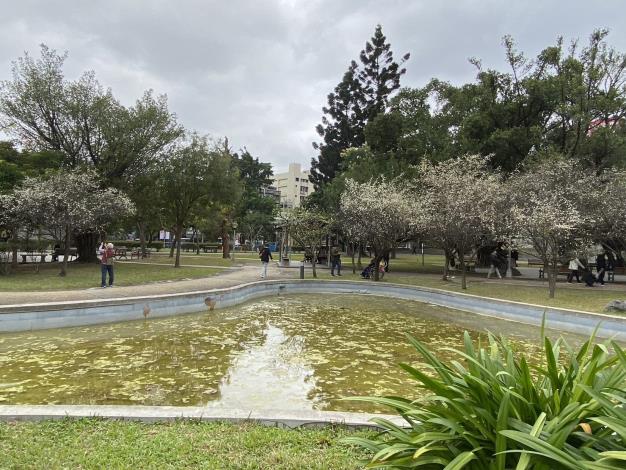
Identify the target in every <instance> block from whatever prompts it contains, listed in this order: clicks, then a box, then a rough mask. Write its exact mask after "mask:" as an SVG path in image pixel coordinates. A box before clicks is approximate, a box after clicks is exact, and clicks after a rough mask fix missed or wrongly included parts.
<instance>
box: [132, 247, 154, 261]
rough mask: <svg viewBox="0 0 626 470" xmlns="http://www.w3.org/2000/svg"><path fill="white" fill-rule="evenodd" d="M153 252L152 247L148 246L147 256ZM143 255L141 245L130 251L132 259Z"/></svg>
mask: <svg viewBox="0 0 626 470" xmlns="http://www.w3.org/2000/svg"><path fill="white" fill-rule="evenodd" d="M151 252H152V248H146V256H145V257H146V258H149V257H150V254H151ZM142 256H143V253H142V252H141V247H136V248H133V249H132V250H131V252H130V259H131V260H132V259H133V258H137V259H139V258H141V257H142Z"/></svg>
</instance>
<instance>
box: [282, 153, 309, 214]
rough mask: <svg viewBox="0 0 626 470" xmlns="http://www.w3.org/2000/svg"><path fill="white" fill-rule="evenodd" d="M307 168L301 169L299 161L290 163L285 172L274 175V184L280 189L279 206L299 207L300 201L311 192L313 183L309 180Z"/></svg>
mask: <svg viewBox="0 0 626 470" xmlns="http://www.w3.org/2000/svg"><path fill="white" fill-rule="evenodd" d="M309 174H310V171H309V170H304V171H303V170H302V166H301V165H300V164H299V163H290V164H289V170H288V171H287V172H286V173H278V174H275V175H274V186H275V187H276V189H278V191H280V207H282V208H283V209H292V208H294V207H299V206H300V204H301V203H302V201H304V199H305V198H306V197H307V196H308V195H309V194H311V193H312V192H313V191H314V189H313V183H311V182H310V181H309Z"/></svg>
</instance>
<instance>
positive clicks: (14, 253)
mask: <svg viewBox="0 0 626 470" xmlns="http://www.w3.org/2000/svg"><path fill="white" fill-rule="evenodd" d="M11 241H12V242H13V247H12V249H11V267H12V268H13V269H15V268H17V252H18V249H19V244H20V239H19V237H18V230H17V229H14V230H13V231H12V233H11Z"/></svg>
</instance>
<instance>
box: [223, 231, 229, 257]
mask: <svg viewBox="0 0 626 470" xmlns="http://www.w3.org/2000/svg"><path fill="white" fill-rule="evenodd" d="M222 258H224V259H228V258H230V237H229V236H228V232H226V231H223V232H222Z"/></svg>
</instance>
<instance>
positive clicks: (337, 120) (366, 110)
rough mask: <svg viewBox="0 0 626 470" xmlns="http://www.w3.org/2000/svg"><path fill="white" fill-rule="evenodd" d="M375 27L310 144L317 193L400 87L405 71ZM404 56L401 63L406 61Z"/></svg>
mask: <svg viewBox="0 0 626 470" xmlns="http://www.w3.org/2000/svg"><path fill="white" fill-rule="evenodd" d="M386 41H387V38H386V37H385V36H384V35H383V33H382V27H381V26H380V25H378V26H377V27H376V31H375V32H374V36H373V37H372V38H371V41H368V42H367V43H366V44H365V49H364V50H362V51H361V54H360V61H361V64H362V65H361V66H359V65H358V64H357V63H356V62H355V61H352V63H351V64H350V67H349V68H348V70H347V71H346V73H345V74H344V76H343V80H342V81H341V82H340V83H339V84H338V85H337V86H336V87H335V89H334V91H333V92H332V93H330V94H329V95H328V106H325V107H324V108H323V111H324V116H322V123H321V124H319V125H318V126H317V128H316V130H317V132H318V134H319V135H320V137H322V142H320V143H313V147H314V148H315V149H316V150H318V151H319V155H318V156H317V157H314V158H313V159H312V160H311V181H312V182H313V184H314V185H315V188H316V190H319V189H320V188H322V187H323V186H324V184H326V183H328V182H330V181H331V180H332V179H333V178H334V177H335V176H336V174H337V172H338V171H339V170H340V163H341V162H340V158H341V152H342V151H344V150H345V149H347V148H350V147H359V146H361V145H363V144H364V143H365V136H364V129H365V125H366V124H367V122H368V121H369V120H371V119H373V118H374V117H376V115H377V114H379V113H382V112H384V111H385V109H386V107H387V103H388V100H389V96H390V95H391V94H392V93H393V92H394V91H395V90H397V89H398V88H399V87H400V77H401V76H402V75H403V74H404V73H405V72H406V70H405V69H400V64H398V63H396V62H394V60H393V53H392V52H391V45H390V44H389V43H387V42H386ZM408 58H409V54H405V55H404V57H403V60H402V62H404V61H406V60H408Z"/></svg>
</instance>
